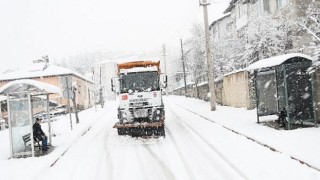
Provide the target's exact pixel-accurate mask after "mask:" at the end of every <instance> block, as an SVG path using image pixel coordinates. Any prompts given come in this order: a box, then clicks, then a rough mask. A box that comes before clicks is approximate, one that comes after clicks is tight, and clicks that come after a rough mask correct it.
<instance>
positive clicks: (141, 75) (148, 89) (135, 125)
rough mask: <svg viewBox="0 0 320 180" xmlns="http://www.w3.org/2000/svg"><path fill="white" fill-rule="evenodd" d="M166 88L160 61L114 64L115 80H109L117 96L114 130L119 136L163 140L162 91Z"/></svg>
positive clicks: (163, 112) (165, 78) (163, 111)
mask: <svg viewBox="0 0 320 180" xmlns="http://www.w3.org/2000/svg"><path fill="white" fill-rule="evenodd" d="M115 81H117V82H115ZM115 84H117V86H115ZM166 85H167V76H166V75H164V74H161V70H160V61H157V62H154V61H136V62H127V63H122V64H118V77H117V78H114V79H111V86H112V90H113V91H116V92H117V94H118V101H119V107H118V119H119V121H118V122H117V123H116V124H115V125H114V128H117V130H118V134H119V135H129V136H132V137H165V130H164V127H165V123H164V121H165V110H164V105H163V101H162V88H165V87H166Z"/></svg>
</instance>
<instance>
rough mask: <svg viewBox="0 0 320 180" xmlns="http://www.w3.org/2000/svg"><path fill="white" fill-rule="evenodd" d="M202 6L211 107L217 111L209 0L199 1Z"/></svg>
mask: <svg viewBox="0 0 320 180" xmlns="http://www.w3.org/2000/svg"><path fill="white" fill-rule="evenodd" d="M199 3H200V6H203V17H204V29H205V36H206V49H207V64H208V81H209V89H210V95H211V96H210V106H211V111H215V110H216V96H215V92H214V78H213V63H212V54H211V45H210V34H209V25H208V10H207V6H208V5H209V4H210V3H207V0H203V1H202V2H201V0H199Z"/></svg>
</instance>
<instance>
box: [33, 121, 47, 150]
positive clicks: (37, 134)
mask: <svg viewBox="0 0 320 180" xmlns="http://www.w3.org/2000/svg"><path fill="white" fill-rule="evenodd" d="M41 120H42V119H41V118H39V117H37V118H36V122H35V123H34V125H33V126H32V127H33V137H34V139H35V140H37V141H41V143H42V150H43V151H47V150H48V144H47V140H48V138H47V136H46V135H45V134H44V132H43V131H42V129H41V125H40V123H41Z"/></svg>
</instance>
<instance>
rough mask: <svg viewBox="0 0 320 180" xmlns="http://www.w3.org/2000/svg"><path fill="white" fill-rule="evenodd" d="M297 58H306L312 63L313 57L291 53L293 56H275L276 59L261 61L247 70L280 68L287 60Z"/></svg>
mask: <svg viewBox="0 0 320 180" xmlns="http://www.w3.org/2000/svg"><path fill="white" fill-rule="evenodd" d="M295 57H302V58H305V59H308V60H310V61H312V57H311V56H308V55H305V54H301V53H291V54H285V55H281V56H275V57H271V58H267V59H262V60H259V61H257V62H255V63H253V64H251V65H250V66H248V67H247V68H246V69H247V70H254V69H262V68H268V67H273V66H278V65H281V64H283V63H285V62H286V61H287V60H289V59H292V58H295Z"/></svg>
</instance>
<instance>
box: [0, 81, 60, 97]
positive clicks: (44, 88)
mask: <svg viewBox="0 0 320 180" xmlns="http://www.w3.org/2000/svg"><path fill="white" fill-rule="evenodd" d="M26 91H28V92H29V93H31V95H42V94H60V95H61V90H60V88H58V87H56V86H53V85H51V84H47V83H44V82H40V81H36V80H32V79H22V80H16V81H11V82H9V83H7V84H5V85H4V86H2V87H1V88H0V94H9V93H19V92H26Z"/></svg>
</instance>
